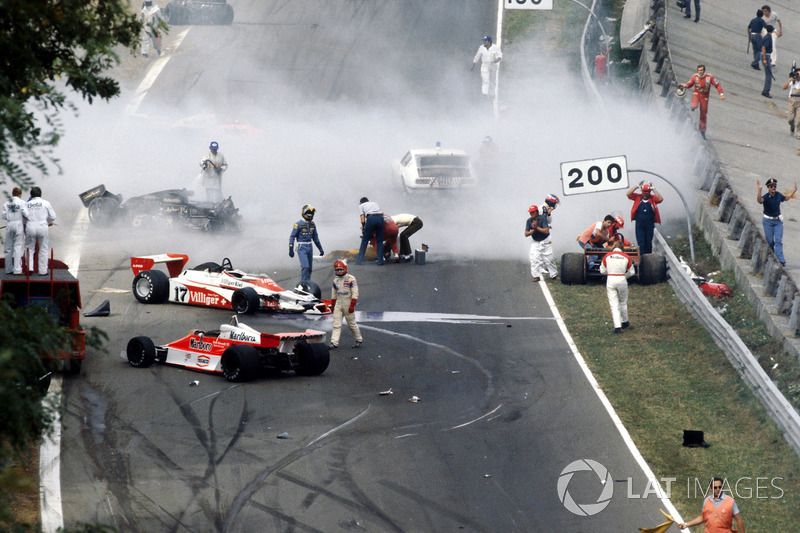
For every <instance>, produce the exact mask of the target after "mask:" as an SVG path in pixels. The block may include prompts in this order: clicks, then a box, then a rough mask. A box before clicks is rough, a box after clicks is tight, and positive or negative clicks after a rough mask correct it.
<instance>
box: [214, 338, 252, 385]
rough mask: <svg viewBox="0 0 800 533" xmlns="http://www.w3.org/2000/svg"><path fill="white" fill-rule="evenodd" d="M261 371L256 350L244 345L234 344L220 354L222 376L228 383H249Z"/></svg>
mask: <svg viewBox="0 0 800 533" xmlns="http://www.w3.org/2000/svg"><path fill="white" fill-rule="evenodd" d="M260 370H261V364H260V361H259V355H258V350H256V349H255V347H253V346H247V345H245V344H234V345H233V346H231V347H230V348H228V349H227V350H225V351H224V352H223V354H222V375H223V376H225V379H227V380H228V381H250V380H252V379H254V378H255V377H256V376H257V375H258V372H259V371H260Z"/></svg>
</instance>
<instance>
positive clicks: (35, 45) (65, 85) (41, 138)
mask: <svg viewBox="0 0 800 533" xmlns="http://www.w3.org/2000/svg"><path fill="white" fill-rule="evenodd" d="M128 3H129V2H128V1H126V0H0V50H2V54H0V183H2V182H5V181H8V180H11V181H13V182H15V183H18V184H20V185H30V177H29V175H28V169H31V168H35V169H37V170H38V171H39V172H40V173H41V174H43V175H46V174H48V165H49V164H50V163H53V164H56V165H57V161H56V160H55V158H54V157H53V152H52V149H53V147H54V146H55V145H56V144H57V143H58V140H59V138H60V137H61V135H62V134H63V128H62V125H61V122H60V120H59V117H58V113H59V111H61V110H63V109H64V107H65V106H67V105H68V104H67V100H66V94H65V92H66V91H73V92H75V93H78V94H79V95H80V96H81V97H82V98H83V99H85V100H87V101H88V102H89V103H91V102H92V101H93V100H94V99H95V98H102V99H105V100H108V99H110V98H112V97H114V96H116V95H118V94H119V91H120V88H119V83H118V82H117V81H116V80H114V79H113V78H111V77H110V76H108V75H107V71H108V70H109V69H110V68H111V67H113V66H114V65H116V64H117V63H119V61H120V58H119V56H118V54H117V52H116V47H118V46H119V45H121V46H123V47H125V48H128V49H133V48H134V47H135V45H136V44H137V43H138V40H139V35H140V32H141V23H140V21H139V19H138V17H137V16H136V14H135V13H134V11H133V10H131V9H130V7H129V5H128Z"/></svg>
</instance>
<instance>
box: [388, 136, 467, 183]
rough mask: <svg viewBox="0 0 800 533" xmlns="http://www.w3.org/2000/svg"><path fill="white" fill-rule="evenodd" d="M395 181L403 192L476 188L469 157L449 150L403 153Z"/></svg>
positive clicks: (463, 152) (397, 164)
mask: <svg viewBox="0 0 800 533" xmlns="http://www.w3.org/2000/svg"><path fill="white" fill-rule="evenodd" d="M393 166H394V172H393V174H394V176H395V179H399V180H400V183H401V184H402V187H403V189H404V190H405V191H406V192H412V191H417V190H431V189H436V190H440V189H461V188H466V187H474V186H475V185H476V183H477V182H476V179H475V174H474V172H473V171H472V164H471V163H470V160H469V156H468V155H467V153H466V152H465V151H464V150H455V149H451V148H442V147H440V146H437V147H435V148H417V149H412V150H409V151H408V152H406V155H404V156H403V158H402V159H401V160H400V161H398V162H396V163H395V164H394V165H393Z"/></svg>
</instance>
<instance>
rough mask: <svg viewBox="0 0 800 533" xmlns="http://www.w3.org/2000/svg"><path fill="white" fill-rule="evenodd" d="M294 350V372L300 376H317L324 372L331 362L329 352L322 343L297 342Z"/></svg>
mask: <svg viewBox="0 0 800 533" xmlns="http://www.w3.org/2000/svg"><path fill="white" fill-rule="evenodd" d="M294 352H295V354H296V355H297V362H298V366H297V368H296V369H295V372H297V373H298V374H300V375H301V376H318V375H320V374H322V373H323V372H325V369H326V368H328V365H329V364H330V362H331V352H330V350H329V349H328V347H327V346H325V345H324V344H322V343H316V342H315V343H313V344H309V343H307V342H298V343H297V344H295V346H294Z"/></svg>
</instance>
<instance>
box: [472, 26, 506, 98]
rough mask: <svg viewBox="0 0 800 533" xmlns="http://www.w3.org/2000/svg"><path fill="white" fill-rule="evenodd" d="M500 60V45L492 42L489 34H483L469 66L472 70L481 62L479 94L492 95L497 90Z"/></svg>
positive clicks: (501, 56) (501, 54) (501, 57)
mask: <svg viewBox="0 0 800 533" xmlns="http://www.w3.org/2000/svg"><path fill="white" fill-rule="evenodd" d="M502 60H503V52H501V51H500V47H499V46H497V45H496V44H493V43H492V37H491V35H484V36H483V44H482V45H481V46H479V47H478V51H477V52H476V53H475V57H474V58H473V59H472V67H471V68H470V70H472V69H474V68H475V65H477V64H478V63H480V64H481V94H483V95H484V96H494V94H495V92H496V91H497V69H498V66H499V64H500V61H502Z"/></svg>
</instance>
